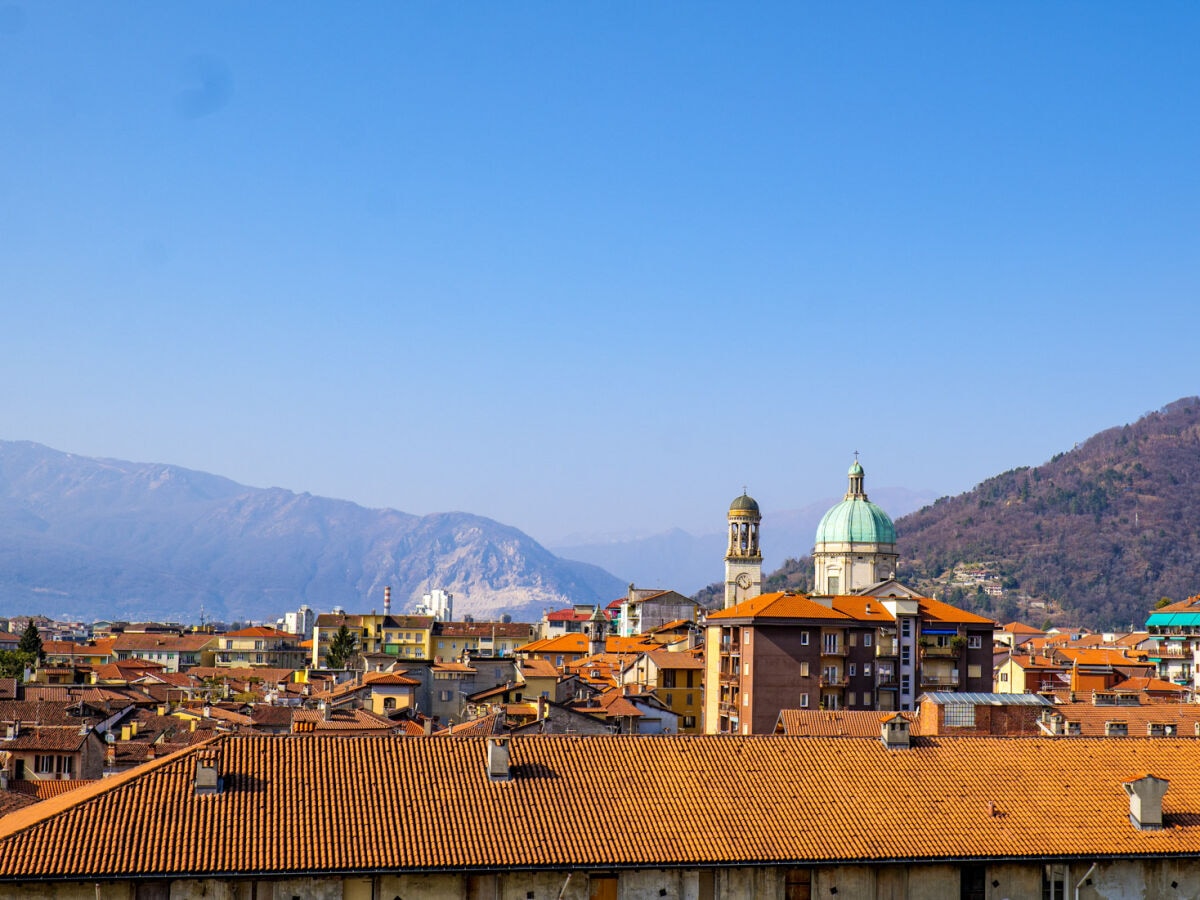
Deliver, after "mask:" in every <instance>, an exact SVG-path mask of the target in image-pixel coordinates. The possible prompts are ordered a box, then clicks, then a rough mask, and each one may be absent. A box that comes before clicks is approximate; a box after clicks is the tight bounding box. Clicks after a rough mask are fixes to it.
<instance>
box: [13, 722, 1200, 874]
mask: <svg viewBox="0 0 1200 900" xmlns="http://www.w3.org/2000/svg"><path fill="white" fill-rule="evenodd" d="M487 740H488V739H487V738H471V737H467V738H459V737H446V738H442V739H440V740H436V741H430V740H414V739H412V738H406V737H382V738H346V739H342V740H335V741H330V740H324V739H320V738H315V737H308V736H290V737H289V736H279V737H271V736H225V737H220V738H216V739H214V740H213V741H212V742H209V743H206V744H203V745H201V749H203V750H205V751H207V752H209V753H210V754H211V755H212V757H213V758H214V759H215V761H216V765H217V766H218V770H219V772H220V774H221V776H222V779H223V781H222V789H221V790H220V791H219V792H218V793H215V794H211V795H197V794H196V793H195V791H194V790H193V780H194V777H195V772H196V768H197V760H196V757H197V755H198V754H197V752H196V748H193V749H192V750H188V751H184V752H182V753H181V754H178V755H174V756H172V757H169V758H166V759H159V760H156V761H154V762H152V763H150V764H148V765H147V766H145V767H143V768H141V769H138V770H135V771H132V772H129V773H126V774H123V775H118V776H115V777H113V778H110V779H106V780H104V781H102V782H99V783H97V784H94V785H90V786H87V787H84V788H80V789H79V790H78V791H73V792H71V793H70V794H65V795H63V796H60V797H56V798H53V799H50V800H46V801H44V802H42V803H41V804H38V805H37V806H34V807H31V808H29V809H26V810H20V811H17V812H15V813H12V814H10V815H9V816H7V817H5V818H4V819H3V820H0V878H30V877H48V878H50V877H52V878H67V877H80V878H82V877H88V878H93V877H94V878H102V877H105V876H115V875H122V874H126V875H128V874H137V875H143V876H153V875H156V874H170V873H189V874H191V875H193V876H200V875H203V874H205V873H233V872H238V873H282V872H308V871H314V870H322V871H339V870H341V871H351V870H356V869H379V868H387V869H392V870H399V869H408V870H411V871H431V870H437V869H443V868H447V867H455V866H461V867H467V866H469V867H475V868H480V869H486V868H487V867H492V866H496V867H512V866H535V867H540V866H546V867H563V866H603V867H613V866H618V867H619V866H623V865H635V864H640V865H659V864H667V863H671V864H679V865H703V864H721V863H731V862H740V861H749V860H754V861H760V862H764V861H765V862H768V863H769V862H772V861H778V862H780V863H786V862H789V861H799V860H810V861H839V860H845V861H851V860H858V861H862V860H867V861H869V860H888V859H896V858H909V859H923V858H925V859H935V858H954V859H970V858H981V857H983V858H992V859H997V858H999V859H1003V858H1006V857H1014V856H1036V857H1043V856H1044V857H1054V858H1065V859H1070V858H1082V859H1096V858H1099V857H1115V856H1136V855H1140V854H1146V853H1155V854H1188V855H1194V854H1196V853H1197V852H1200V742H1198V741H1195V740H1183V739H1180V740H1173V739H1144V738H1130V739H1128V740H1121V741H1113V740H1096V739H1088V738H1080V739H1075V740H1058V741H1054V740H1046V739H1044V738H1010V739H988V738H916V739H914V746H913V747H912V749H907V750H889V749H886V748H885V747H883V746H882V745H881V743H880V742H878V741H868V740H859V741H847V740H844V739H839V738H822V737H809V738H792V737H777V736H762V737H725V736H699V737H693V736H686V737H666V738H664V737H636V736H592V737H552V736H542V737H519V738H512V739H510V741H509V743H508V747H509V748H511V754H512V767H511V770H510V771H511V774H512V778H511V779H510V780H506V781H491V780H489V778H488V776H487V771H486V766H485V757H486V747H485V742H486V741H487ZM329 772H336V773H339V774H338V777H328V776H327V773H329ZM632 772H636V773H638V778H639V779H640V780H641V781H643V782H644V783H645V784H647V785H653V789H652V790H644V789H640V788H632V787H631V785H630V773H632ZM814 772H819V773H821V777H819V778H814V777H812V774H813V773H814ZM1141 773H1151V774H1154V775H1157V776H1160V777H1163V778H1167V779H1169V781H1170V784H1169V789H1168V790H1167V792H1166V797H1165V799H1164V801H1163V808H1164V814H1165V825H1166V828H1165V829H1164V830H1161V831H1141V830H1139V829H1137V828H1136V827H1134V826H1133V825H1132V824H1131V823H1130V819H1129V809H1130V807H1129V801H1128V798H1127V797H1126V795H1125V793H1124V791H1123V790H1122V788H1121V785H1122V783H1123V782H1127V781H1130V780H1132V779H1134V778H1137V777H1138V776H1139V775H1140V774H1141ZM367 786H369V787H367ZM365 787H366V788H367V789H364V788H365ZM697 798H703V802H697ZM280 835H287V836H288V840H279V836H280ZM563 835H571V839H570V840H563V839H562V837H563Z"/></svg>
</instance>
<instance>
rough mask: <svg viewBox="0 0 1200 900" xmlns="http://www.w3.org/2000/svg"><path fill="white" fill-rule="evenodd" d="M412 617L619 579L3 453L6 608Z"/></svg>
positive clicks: (162, 474) (59, 456) (461, 538)
mask: <svg viewBox="0 0 1200 900" xmlns="http://www.w3.org/2000/svg"><path fill="white" fill-rule="evenodd" d="M385 585H391V586H392V588H393V600H394V603H393V608H394V609H395V610H396V611H397V612H401V611H405V610H407V609H408V608H410V607H411V606H412V604H413V603H414V602H415V601H416V600H418V599H419V598H420V595H421V594H422V593H424V592H425V591H427V590H429V589H430V588H434V587H437V588H442V589H444V590H448V591H451V592H453V593H454V594H455V610H456V612H457V613H459V614H467V613H473V614H476V615H491V614H494V613H499V612H500V611H502V610H503V611H509V612H512V613H513V614H514V615H517V616H537V615H540V613H541V610H542V609H543V608H544V607H546V606H561V605H564V604H567V603H569V602H571V601H573V600H578V601H581V602H597V601H605V602H607V601H608V600H611V599H613V598H615V597H616V596H618V595H619V594H621V593H622V592H623V590H624V584H623V582H622V581H621V580H620V579H617V578H615V577H613V576H612V575H610V574H609V573H607V572H604V571H602V570H600V569H598V568H597V567H594V566H589V565H585V564H582V563H578V562H574V561H566V560H561V559H558V558H557V557H555V556H554V555H553V554H551V553H550V552H549V551H547V550H546V549H545V548H544V547H542V546H541V545H540V544H538V543H537V542H536V541H534V540H533V539H532V538H530V537H528V536H527V535H525V534H523V533H522V532H520V531H518V530H517V529H515V528H511V527H508V526H505V525H501V524H500V523H498V522H494V521H492V520H490V519H486V518H483V517H480V516H472V515H469V514H467V513H440V514H434V515H430V516H424V517H418V516H413V515H410V514H408V513H403V512H399V511H396V510H390V509H382V510H380V509H367V508H365V507H361V506H358V505H357V504H354V503H350V502H348V501H343V500H332V499H328V498H323V497H314V496H312V495H311V494H296V493H293V492H291V491H287V490H283V489H281V488H267V489H260V488H249V487H245V486H242V485H239V484H237V483H236V482H233V481H230V480H229V479H225V478H221V477H220V476H215V475H208V474H206V473H203V472H196V471H192V470H188V469H182V468H179V467H176V466H169V465H162V464H143V463H131V462H125V461H121V460H108V459H92V458H89V457H82V456H76V455H72V454H67V453H60V452H58V451H55V450H51V449H50V448H47V447H42V446H40V445H38V444H33V443H30V442H0V603H2V608H0V612H3V613H5V614H9V615H13V614H17V613H21V612H38V613H45V614H48V615H61V614H72V615H78V616H81V617H84V618H87V617H100V616H103V617H121V618H164V617H171V618H178V619H183V620H194V619H196V618H198V616H199V610H200V605H201V604H203V605H204V608H205V611H206V613H207V615H208V616H209V617H210V618H225V619H234V618H240V619H245V618H252V619H266V618H274V617H275V616H277V615H280V614H282V613H283V612H284V611H286V610H288V609H293V608H295V607H296V606H298V605H299V604H301V603H308V604H309V605H311V606H313V607H314V608H317V609H325V610H327V609H329V608H330V607H332V606H334V605H342V606H344V607H346V608H347V609H348V610H364V609H368V608H371V607H381V606H382V597H383V587H384V586H385Z"/></svg>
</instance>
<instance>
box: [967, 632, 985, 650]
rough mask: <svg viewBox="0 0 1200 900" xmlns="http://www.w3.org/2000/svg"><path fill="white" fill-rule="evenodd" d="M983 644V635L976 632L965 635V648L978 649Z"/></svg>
mask: <svg viewBox="0 0 1200 900" xmlns="http://www.w3.org/2000/svg"><path fill="white" fill-rule="evenodd" d="M982 646H983V637H982V636H981V635H978V634H972V635H969V636H968V637H967V649H968V650H978V649H979V648H980V647H982Z"/></svg>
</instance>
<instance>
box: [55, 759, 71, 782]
mask: <svg viewBox="0 0 1200 900" xmlns="http://www.w3.org/2000/svg"><path fill="white" fill-rule="evenodd" d="M57 769H58V774H59V775H61V776H62V777H63V778H70V777H71V757H69V756H60V757H58V765H57Z"/></svg>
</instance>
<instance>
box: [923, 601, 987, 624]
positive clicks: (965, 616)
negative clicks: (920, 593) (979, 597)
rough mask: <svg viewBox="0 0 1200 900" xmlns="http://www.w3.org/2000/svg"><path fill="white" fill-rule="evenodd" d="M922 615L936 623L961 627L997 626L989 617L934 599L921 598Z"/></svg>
mask: <svg viewBox="0 0 1200 900" xmlns="http://www.w3.org/2000/svg"><path fill="white" fill-rule="evenodd" d="M920 604H921V615H922V616H923V617H925V618H928V619H931V620H933V621H935V622H946V623H953V624H959V625H995V624H996V623H995V622H993V621H992V620H991V619H989V618H988V617H987V616H977V615H975V613H969V612H967V611H966V610H962V609H959V608H958V607H957V606H951V605H950V604H949V603H943V602H942V601H941V600H934V599H933V598H932V597H922V598H920Z"/></svg>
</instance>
